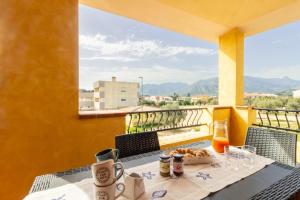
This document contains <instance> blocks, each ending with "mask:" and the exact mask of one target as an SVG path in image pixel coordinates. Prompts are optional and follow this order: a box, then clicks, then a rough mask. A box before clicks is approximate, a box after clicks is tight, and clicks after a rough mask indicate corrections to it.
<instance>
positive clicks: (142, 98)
mask: <svg viewBox="0 0 300 200" xmlns="http://www.w3.org/2000/svg"><path fill="white" fill-rule="evenodd" d="M139 79H141V96H142V97H141V106H142V111H143V106H144V102H143V101H144V88H143V87H144V85H143V84H144V83H143V82H144V78H143V77H142V76H140V77H139Z"/></svg>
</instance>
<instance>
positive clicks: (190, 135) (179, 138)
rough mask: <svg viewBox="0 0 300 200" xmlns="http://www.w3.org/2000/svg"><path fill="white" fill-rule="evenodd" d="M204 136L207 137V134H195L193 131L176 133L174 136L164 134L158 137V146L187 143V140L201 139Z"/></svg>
mask: <svg viewBox="0 0 300 200" xmlns="http://www.w3.org/2000/svg"><path fill="white" fill-rule="evenodd" d="M204 136H208V134H207V133H204V132H195V131H189V132H182V133H176V134H165V135H163V136H159V144H160V145H168V144H172V143H178V142H183V141H189V140H193V139H197V138H201V137H204Z"/></svg>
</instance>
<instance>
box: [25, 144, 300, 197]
mask: <svg viewBox="0 0 300 200" xmlns="http://www.w3.org/2000/svg"><path fill="white" fill-rule="evenodd" d="M209 145H210V141H202V142H197V143H192V144H188V145H183V146H180V147H196V148H203V147H208V146H209ZM162 152H163V151H161V150H160V151H153V152H150V153H145V154H139V155H136V156H131V157H127V158H123V159H121V161H122V162H123V164H124V167H125V168H127V169H128V168H131V167H135V166H138V165H142V164H146V163H150V162H153V161H157V160H158V159H159V155H160V154H161V153H162ZM90 177H91V172H90V167H89V166H86V167H81V168H77V169H71V170H68V171H65V172H57V173H53V174H46V175H42V176H38V177H36V178H35V181H34V183H33V185H32V187H31V190H30V193H32V192H37V191H41V190H46V189H49V188H54V187H59V186H62V185H64V184H67V183H74V182H78V181H81V180H82V179H85V178H90ZM298 198H299V199H300V169H299V168H293V167H291V166H288V165H284V164H280V163H278V162H275V163H273V164H271V165H268V166H266V167H265V168H264V169H262V170H260V171H258V172H256V173H254V174H253V175H250V176H248V177H246V178H244V179H242V180H240V181H238V182H236V183H234V184H232V185H229V186H227V187H226V188H224V189H222V190H220V191H218V192H216V193H213V194H210V195H209V196H208V197H206V198H205V200H227V199H228V200H234V199H239V200H243V199H252V200H254V199H272V200H276V199H278V200H282V199H298Z"/></svg>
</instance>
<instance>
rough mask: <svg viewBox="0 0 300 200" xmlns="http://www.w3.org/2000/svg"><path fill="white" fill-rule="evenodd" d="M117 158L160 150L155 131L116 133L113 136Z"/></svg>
mask: <svg viewBox="0 0 300 200" xmlns="http://www.w3.org/2000/svg"><path fill="white" fill-rule="evenodd" d="M115 142H116V149H119V151H120V155H119V158H124V157H128V156H133V155H137V154H141V153H148V152H151V151H157V150H160V146H159V141H158V136H157V132H156V131H155V132H145V133H135V134H125V135H118V136H116V137H115Z"/></svg>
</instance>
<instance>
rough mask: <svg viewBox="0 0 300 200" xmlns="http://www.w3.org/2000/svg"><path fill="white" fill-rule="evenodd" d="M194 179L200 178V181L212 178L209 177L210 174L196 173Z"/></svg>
mask: <svg viewBox="0 0 300 200" xmlns="http://www.w3.org/2000/svg"><path fill="white" fill-rule="evenodd" d="M196 177H198V178H202V180H207V179H212V177H211V176H210V174H208V173H203V172H198V174H196Z"/></svg>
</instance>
